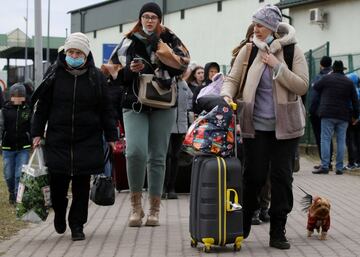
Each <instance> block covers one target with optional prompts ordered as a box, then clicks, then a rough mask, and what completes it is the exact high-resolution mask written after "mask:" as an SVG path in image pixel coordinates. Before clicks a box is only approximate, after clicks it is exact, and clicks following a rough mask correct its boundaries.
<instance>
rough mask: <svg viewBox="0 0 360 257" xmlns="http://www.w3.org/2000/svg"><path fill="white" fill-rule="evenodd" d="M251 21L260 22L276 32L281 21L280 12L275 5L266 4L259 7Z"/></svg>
mask: <svg viewBox="0 0 360 257" xmlns="http://www.w3.org/2000/svg"><path fill="white" fill-rule="evenodd" d="M252 20H253V22H256V23H260V24H261V25H263V26H265V27H266V28H268V29H270V30H271V31H274V32H276V31H277V29H278V27H279V23H280V22H281V21H282V14H281V11H280V10H279V8H277V7H276V6H275V5H271V4H267V5H265V6H263V7H261V8H260V9H259V10H258V11H257V12H256V13H255V14H254V15H253V16H252Z"/></svg>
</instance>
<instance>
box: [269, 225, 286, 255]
mask: <svg viewBox="0 0 360 257" xmlns="http://www.w3.org/2000/svg"><path fill="white" fill-rule="evenodd" d="M285 224H286V218H285V219H281V220H274V219H270V242H269V246H270V247H274V248H277V249H281V250H286V249H290V243H289V241H288V240H287V238H286V236H285V233H286V230H285Z"/></svg>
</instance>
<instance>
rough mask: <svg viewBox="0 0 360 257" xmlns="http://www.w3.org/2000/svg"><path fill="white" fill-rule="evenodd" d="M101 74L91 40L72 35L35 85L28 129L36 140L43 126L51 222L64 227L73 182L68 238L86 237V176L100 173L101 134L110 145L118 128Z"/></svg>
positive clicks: (36, 141)
mask: <svg viewBox="0 0 360 257" xmlns="http://www.w3.org/2000/svg"><path fill="white" fill-rule="evenodd" d="M105 85H106V81H105V78H104V76H103V75H102V74H101V73H100V71H99V70H98V69H97V68H96V67H95V65H94V60H93V57H92V54H91V52H90V46H89V39H88V38H87V36H86V35H85V34H83V33H79V32H78V33H73V34H71V35H70V36H69V37H68V38H67V39H66V41H65V44H64V50H63V51H61V52H60V53H59V54H58V58H57V60H56V62H55V64H53V65H52V66H50V67H49V69H48V71H47V72H46V74H45V76H44V80H43V82H42V83H41V85H40V86H39V87H38V88H37V89H36V91H35V93H34V95H33V97H32V102H33V103H35V102H36V106H35V113H34V118H33V123H32V127H31V133H32V136H33V144H34V147H37V146H38V145H39V144H40V140H41V138H42V137H43V135H44V132H45V126H46V124H47V129H46V137H45V163H46V166H47V167H48V170H49V178H50V190H51V200H52V207H53V209H54V212H55V218H54V226H55V230H56V232H57V233H59V234H62V233H64V232H65V230H66V209H67V205H68V199H67V192H68V188H69V183H70V181H71V182H72V186H71V190H72V203H71V207H70V212H69V216H68V222H69V227H70V229H71V236H72V240H74V241H76V240H84V239H85V234H84V232H83V227H84V224H85V223H86V221H87V216H88V201H89V189H90V175H92V174H100V173H102V172H103V171H104V150H103V134H104V135H105V138H106V141H107V142H109V145H110V146H111V147H112V148H114V141H115V140H116V139H117V130H116V127H115V119H114V116H113V110H112V107H111V105H110V100H109V97H108V93H107V87H106V86H105Z"/></svg>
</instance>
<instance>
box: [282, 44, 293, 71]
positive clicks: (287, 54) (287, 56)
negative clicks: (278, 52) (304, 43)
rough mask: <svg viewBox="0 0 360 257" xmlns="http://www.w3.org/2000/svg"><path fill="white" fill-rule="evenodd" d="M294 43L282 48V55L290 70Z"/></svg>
mask: <svg viewBox="0 0 360 257" xmlns="http://www.w3.org/2000/svg"><path fill="white" fill-rule="evenodd" d="M294 51H295V44H290V45H286V46H284V48H283V55H284V60H285V63H286V65H287V66H288V68H289V70H291V71H292V68H293V60H294Z"/></svg>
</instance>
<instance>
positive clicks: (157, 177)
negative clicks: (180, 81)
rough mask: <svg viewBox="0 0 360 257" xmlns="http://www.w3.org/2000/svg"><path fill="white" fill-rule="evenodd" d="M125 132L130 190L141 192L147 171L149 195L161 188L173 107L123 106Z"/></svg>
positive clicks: (159, 193)
mask: <svg viewBox="0 0 360 257" xmlns="http://www.w3.org/2000/svg"><path fill="white" fill-rule="evenodd" d="M123 117H124V127H125V135H126V168H127V176H128V180H129V187H130V191H131V192H140V191H141V190H142V187H143V185H144V180H145V172H146V170H147V173H148V187H149V195H152V196H160V195H161V193H162V190H163V184H164V176H165V162H166V153H167V149H168V144H169V140H170V133H171V129H172V127H173V125H174V123H175V118H176V116H175V108H171V109H166V110H156V111H149V112H141V113H136V112H134V111H133V110H132V109H123Z"/></svg>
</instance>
